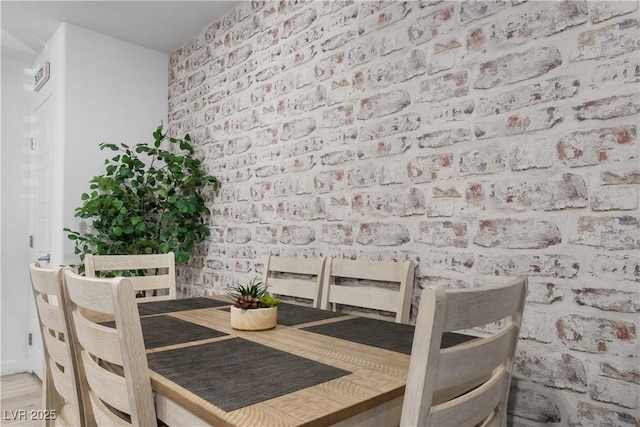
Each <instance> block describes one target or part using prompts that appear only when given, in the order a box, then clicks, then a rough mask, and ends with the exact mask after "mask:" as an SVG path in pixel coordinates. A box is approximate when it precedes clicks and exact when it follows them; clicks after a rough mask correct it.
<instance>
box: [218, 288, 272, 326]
mask: <svg viewBox="0 0 640 427" xmlns="http://www.w3.org/2000/svg"><path fill="white" fill-rule="evenodd" d="M227 295H229V298H231V300H232V301H233V303H234V304H233V305H232V306H231V327H232V328H233V329H239V330H242V331H263V330H265V329H272V328H275V327H276V324H277V323H278V304H279V303H280V300H279V299H278V298H274V297H272V296H271V294H269V292H268V291H267V285H266V284H264V283H262V282H261V281H259V280H258V279H254V280H252V281H251V282H250V283H249V284H247V285H241V284H236V285H235V286H234V287H233V288H232V289H230V290H228V291H227Z"/></svg>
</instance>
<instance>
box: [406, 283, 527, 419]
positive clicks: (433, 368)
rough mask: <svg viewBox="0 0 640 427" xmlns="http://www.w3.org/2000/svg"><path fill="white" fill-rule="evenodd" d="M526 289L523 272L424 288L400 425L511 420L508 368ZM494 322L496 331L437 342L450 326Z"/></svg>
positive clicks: (450, 329)
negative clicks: (482, 282) (473, 284)
mask: <svg viewBox="0 0 640 427" xmlns="http://www.w3.org/2000/svg"><path fill="white" fill-rule="evenodd" d="M526 295H527V279H526V277H523V276H518V277H517V278H515V279H513V280H511V281H509V282H508V283H506V284H503V285H497V286H487V287H481V288H474V289H451V290H449V289H446V290H445V289H444V288H442V287H439V286H435V287H429V288H426V289H425V290H424V292H423V293H422V297H421V298H420V299H421V301H420V309H419V311H418V319H417V322H416V330H415V335H414V339H413V347H412V350H411V361H410V364H409V373H408V376H407V386H406V390H405V394H404V402H403V405H402V418H401V422H400V425H401V426H411V427H420V426H438V427H440V426H477V425H480V426H506V411H507V399H508V396H509V385H510V383H511V370H512V365H513V358H514V355H515V350H516V345H517V342H518V336H519V332H520V325H521V322H522V312H523V310H524V304H525V299H526ZM497 321H500V322H501V324H502V327H501V330H500V331H499V332H498V333H495V334H493V335H491V336H488V337H483V338H478V339H474V340H471V341H469V342H466V343H464V344H460V345H457V346H453V347H449V348H445V349H442V350H441V349H440V342H441V340H442V334H443V333H445V332H451V331H459V330H463V329H470V328H475V327H478V326H483V325H487V324H491V323H494V322H497ZM452 390H458V392H452ZM469 390H470V391H469Z"/></svg>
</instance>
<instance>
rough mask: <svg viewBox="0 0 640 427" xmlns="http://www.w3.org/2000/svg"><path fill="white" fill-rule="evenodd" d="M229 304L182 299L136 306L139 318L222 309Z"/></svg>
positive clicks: (199, 298)
mask: <svg viewBox="0 0 640 427" xmlns="http://www.w3.org/2000/svg"><path fill="white" fill-rule="evenodd" d="M230 304H231V302H224V301H218V300H215V299H211V298H205V297H198V298H184V299H174V300H166V301H157V302H145V303H142V304H138V313H140V316H147V315H149V314H163V313H172V312H174V311H185V310H197V309H199V308H210V307H222V306H225V305H230Z"/></svg>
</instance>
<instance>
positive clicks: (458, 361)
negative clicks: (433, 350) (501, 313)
mask: <svg viewBox="0 0 640 427" xmlns="http://www.w3.org/2000/svg"><path fill="white" fill-rule="evenodd" d="M517 333H518V331H517V329H516V327H515V326H513V325H510V326H509V327H507V328H506V329H504V330H502V331H500V332H499V333H497V334H495V335H493V336H492V337H489V338H487V339H482V340H476V341H470V342H468V343H465V344H460V345H457V346H454V347H449V348H446V349H443V350H442V351H441V353H440V360H439V361H438V377H437V384H436V390H442V389H445V388H450V387H456V386H459V385H462V384H465V383H468V382H469V381H470V379H474V378H481V377H486V378H488V377H489V376H490V375H491V372H492V371H493V370H494V369H495V368H496V367H497V366H498V365H500V364H501V363H503V361H504V360H506V359H507V358H508V357H509V355H510V354H512V353H513V346H514V344H515V341H516V339H517V336H516V334H517Z"/></svg>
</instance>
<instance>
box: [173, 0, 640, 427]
mask: <svg viewBox="0 0 640 427" xmlns="http://www.w3.org/2000/svg"><path fill="white" fill-rule="evenodd" d="M639 33H640V15H639V12H638V2H636V1H627V2H604V1H602V2H595V1H590V2H586V1H576V2H534V1H528V2H527V1H522V0H519V1H518V0H517V1H510V2H509V1H492V2H446V1H444V2H439V1H413V2H378V1H376V2H353V1H322V2H321V1H315V2H304V1H293V0H292V1H280V2H264V1H253V2H247V3H243V4H241V5H240V6H238V7H237V8H236V9H235V10H233V11H232V12H230V13H229V14H228V15H226V16H225V17H224V18H223V19H221V20H220V21H218V22H215V23H212V24H211V25H210V26H209V27H208V28H205V29H203V30H202V31H201V33H200V34H199V35H198V36H196V37H195V38H194V39H193V40H191V41H189V42H188V43H187V44H185V45H184V46H183V47H182V48H180V49H178V50H177V51H176V52H175V53H174V54H173V55H172V57H171V69H170V76H171V77H170V79H171V81H170V99H169V110H170V111H169V115H170V116H169V117H170V118H169V125H170V129H171V132H172V133H173V134H174V135H182V134H184V133H185V132H189V133H190V134H191V136H192V137H193V139H194V141H195V142H196V144H197V150H198V154H199V155H200V156H202V157H204V158H206V167H207V169H208V170H209V171H210V172H211V173H213V174H215V175H217V176H219V177H221V179H222V181H223V182H224V184H223V187H222V189H221V190H220V192H219V194H217V195H214V194H211V195H210V200H209V202H210V204H211V208H212V211H213V215H212V217H211V231H212V234H211V237H210V239H209V240H208V241H207V242H206V244H205V245H202V246H201V247H199V248H198V252H197V254H196V256H194V258H193V260H192V262H191V263H190V264H189V265H188V266H186V267H182V268H181V269H180V280H179V282H180V287H181V288H182V289H183V290H184V292H185V294H187V295H200V294H211V293H221V292H222V290H223V288H224V287H226V286H228V285H230V284H232V283H233V282H234V281H239V280H248V279H250V278H253V277H255V276H256V275H258V274H260V273H261V269H262V259H263V256H264V254H266V253H269V252H271V253H274V254H282V255H290V256H300V257H304V256H321V255H322V256H336V257H345V258H357V259H373V260H405V259H411V260H413V261H414V262H415V263H416V264H417V266H418V267H417V271H416V286H415V291H414V294H415V298H414V301H413V304H414V307H413V310H412V316H413V317H412V318H415V312H416V308H415V306H416V305H417V303H418V301H419V296H420V294H421V292H422V289H423V288H424V287H425V286H428V285H433V284H440V285H445V286H451V287H468V286H476V285H479V284H482V283H487V282H492V281H496V280H502V279H503V278H504V277H507V276H513V275H516V274H518V273H525V274H527V275H529V277H530V292H529V296H528V303H527V309H526V313H525V320H524V325H523V330H522V334H521V340H520V343H519V350H518V359H517V363H516V366H515V369H514V375H515V379H514V382H513V387H512V394H511V396H512V397H511V399H510V412H511V413H512V414H515V416H514V417H512V418H511V420H510V424H512V425H517V426H534V425H539V424H540V423H551V424H555V425H571V426H605V425H606V426H638V425H640V415H639V408H640V406H639V401H638V390H639V389H640V370H639V369H638V363H639V362H638V352H639V351H638V350H639V344H638V343H639V340H638V328H639V316H638V313H639V311H640V298H639V295H638V286H639V282H640V263H639V260H638V249H640V215H639V209H638V205H639V203H638V193H639V191H638V190H639V188H640V186H639V184H640V167H639V166H638V140H637V125H638V122H639V120H638V118H639V111H640V95H639V83H638V82H639V81H640V62H639V50H640V34H639Z"/></svg>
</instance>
